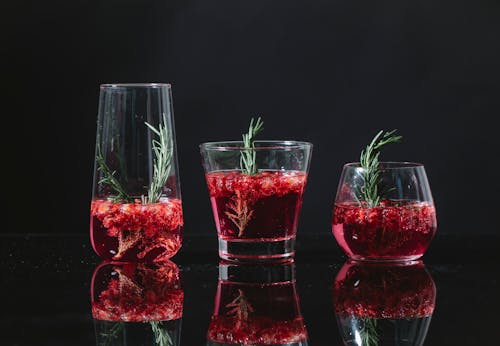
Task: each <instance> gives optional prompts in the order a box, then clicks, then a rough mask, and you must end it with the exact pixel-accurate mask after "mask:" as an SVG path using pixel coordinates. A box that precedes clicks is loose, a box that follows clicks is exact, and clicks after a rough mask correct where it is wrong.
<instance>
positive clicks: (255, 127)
mask: <svg viewBox="0 0 500 346" xmlns="http://www.w3.org/2000/svg"><path fill="white" fill-rule="evenodd" d="M263 125H264V122H263V121H262V119H261V118H260V117H259V118H258V119H257V121H255V119H254V118H252V119H251V120H250V125H249V126H248V132H247V133H244V134H243V135H242V137H243V148H244V149H243V150H242V151H241V157H240V167H241V172H242V173H245V174H248V175H254V174H256V173H257V172H258V168H257V164H256V162H255V159H256V152H255V137H256V136H257V135H258V134H259V133H260V132H262V130H264V128H263V127H262V126H263Z"/></svg>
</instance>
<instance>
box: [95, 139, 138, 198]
mask: <svg viewBox="0 0 500 346" xmlns="http://www.w3.org/2000/svg"><path fill="white" fill-rule="evenodd" d="M96 162H97V170H98V171H99V172H101V175H102V176H101V179H100V180H99V181H98V182H97V183H98V184H99V185H105V186H108V187H109V188H110V189H111V190H112V191H113V192H114V193H115V195H114V196H110V197H109V198H110V199H111V200H112V201H113V202H131V201H132V200H133V199H132V197H130V196H129V195H128V194H127V193H126V192H125V189H124V188H123V187H122V186H121V184H120V182H119V181H118V179H116V177H115V174H116V171H112V170H111V169H110V168H109V166H108V165H107V164H106V160H105V159H104V155H103V154H102V151H101V146H100V145H97V150H96Z"/></svg>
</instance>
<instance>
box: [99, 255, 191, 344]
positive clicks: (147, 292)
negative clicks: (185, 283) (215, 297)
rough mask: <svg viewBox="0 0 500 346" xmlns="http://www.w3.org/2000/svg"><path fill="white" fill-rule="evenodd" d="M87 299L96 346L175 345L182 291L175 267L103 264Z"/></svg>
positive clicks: (182, 298) (177, 341)
mask: <svg viewBox="0 0 500 346" xmlns="http://www.w3.org/2000/svg"><path fill="white" fill-rule="evenodd" d="M91 299H92V300H91V305H92V317H93V318H94V326H95V335H96V344H98V345H172V346H174V345H179V343H180V327H181V321H182V307H183V303H184V291H183V290H182V288H181V282H180V277H179V268H178V267H177V266H176V265H175V264H174V263H172V262H170V261H165V262H163V263H161V264H155V265H151V264H150V265H148V264H137V263H126V264H125V263H107V262H104V263H103V264H101V265H99V266H98V267H97V268H96V270H95V271H94V275H93V277H92V284H91Z"/></svg>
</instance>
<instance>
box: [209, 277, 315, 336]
mask: <svg viewBox="0 0 500 346" xmlns="http://www.w3.org/2000/svg"><path fill="white" fill-rule="evenodd" d="M290 268H291V267H290ZM234 269H236V270H240V269H241V268H232V269H231V268H230V269H228V270H229V271H231V270H234ZM278 269H279V268H278ZM241 270H243V271H244V270H246V268H243V269H241ZM264 270H265V269H264ZM269 270H271V271H272V270H273V269H272V268H269ZM291 270H293V268H292V269H291ZM222 272H225V270H223V271H222ZM267 274H268V278H269V277H271V276H272V275H271V273H270V272H267ZM243 276H244V277H246V278H249V277H251V276H252V274H251V273H245V274H244V275H243ZM250 281H254V282H242V281H240V280H239V279H238V278H236V280H230V279H228V278H220V279H219V285H218V289H217V296H216V299H215V309H214V313H213V315H212V319H211V322H210V325H209V328H208V333H207V340H208V345H210V346H212V345H213V346H216V345H226V344H237V345H240V344H244V345H281V344H286V345H288V344H293V345H297V346H299V345H306V344H307V331H306V328H305V325H304V321H303V318H302V316H301V313H300V308H299V302H298V296H297V292H296V289H295V281H294V280H293V278H292V277H288V278H287V281H280V280H266V281H268V282H255V281H259V280H252V279H251V280H250Z"/></svg>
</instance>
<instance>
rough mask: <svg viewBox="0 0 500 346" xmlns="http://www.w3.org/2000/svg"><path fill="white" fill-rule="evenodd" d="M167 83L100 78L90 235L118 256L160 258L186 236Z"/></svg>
mask: <svg viewBox="0 0 500 346" xmlns="http://www.w3.org/2000/svg"><path fill="white" fill-rule="evenodd" d="M182 225H183V217H182V205H181V194H180V186H179V179H178V172H177V155H176V145H175V131H174V122H173V109H172V96H171V89H170V85H169V84H104V85H101V91H100V97H99V113H98V118H97V138H96V152H95V169H94V184H93V198H92V202H91V222H90V238H91V242H92V246H93V248H94V250H95V252H96V253H97V254H98V255H99V256H101V257H102V258H104V259H107V260H113V261H124V262H126V261H131V262H135V261H146V262H150V261H162V260H165V259H168V258H170V257H172V256H173V255H174V254H175V253H177V251H178V250H179V248H180V246H181V241H182V235H181V232H182Z"/></svg>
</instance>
